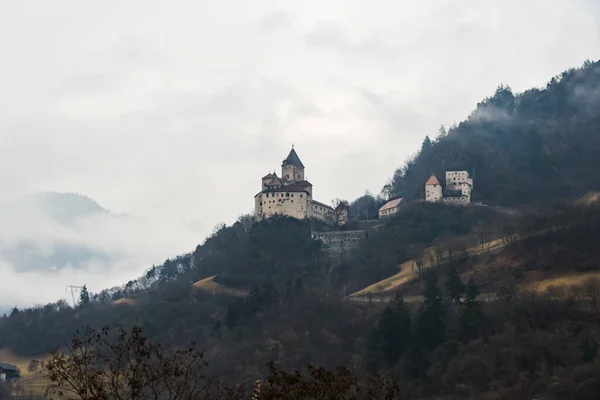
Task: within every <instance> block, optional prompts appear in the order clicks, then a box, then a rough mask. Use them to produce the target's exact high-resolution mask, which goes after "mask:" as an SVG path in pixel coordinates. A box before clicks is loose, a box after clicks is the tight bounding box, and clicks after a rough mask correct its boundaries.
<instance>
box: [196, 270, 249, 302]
mask: <svg viewBox="0 0 600 400" xmlns="http://www.w3.org/2000/svg"><path fill="white" fill-rule="evenodd" d="M215 277H216V275H213V276H209V277H207V278H204V279H201V280H199V281H198V282H195V283H194V285H193V286H194V287H195V288H196V289H198V290H202V291H204V292H207V293H210V294H213V295H215V294H221V295H225V296H233V297H246V296H248V294H249V292H248V291H247V290H240V289H234V288H230V287H227V286H225V285H222V284H220V283H217V282H215V281H214V279H215Z"/></svg>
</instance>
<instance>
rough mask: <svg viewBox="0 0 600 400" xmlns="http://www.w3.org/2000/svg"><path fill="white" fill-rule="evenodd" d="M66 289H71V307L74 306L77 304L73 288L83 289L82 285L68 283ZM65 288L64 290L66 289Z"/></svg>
mask: <svg viewBox="0 0 600 400" xmlns="http://www.w3.org/2000/svg"><path fill="white" fill-rule="evenodd" d="M67 289H71V297H72V298H73V307H76V306H77V304H76V303H75V289H79V290H81V289H83V286H73V285H69V286H67ZM67 289H65V290H67Z"/></svg>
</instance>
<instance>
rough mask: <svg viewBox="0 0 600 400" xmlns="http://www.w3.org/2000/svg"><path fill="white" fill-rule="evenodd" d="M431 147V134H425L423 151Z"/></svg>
mask: <svg viewBox="0 0 600 400" xmlns="http://www.w3.org/2000/svg"><path fill="white" fill-rule="evenodd" d="M430 147H431V139H429V136H425V140H423V144H422V145H421V152H423V151H425V149H429V148H430Z"/></svg>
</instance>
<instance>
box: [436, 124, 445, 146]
mask: <svg viewBox="0 0 600 400" xmlns="http://www.w3.org/2000/svg"><path fill="white" fill-rule="evenodd" d="M446 136H448V132H447V131H446V128H445V127H444V125H442V126H441V127H440V129H439V130H438V133H437V136H436V137H435V141H436V142H439V141H440V140H442V139H443V138H445V137H446Z"/></svg>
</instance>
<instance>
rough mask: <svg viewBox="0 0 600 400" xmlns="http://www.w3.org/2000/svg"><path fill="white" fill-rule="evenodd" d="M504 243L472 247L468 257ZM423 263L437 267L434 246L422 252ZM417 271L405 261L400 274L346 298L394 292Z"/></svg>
mask: <svg viewBox="0 0 600 400" xmlns="http://www.w3.org/2000/svg"><path fill="white" fill-rule="evenodd" d="M504 245H505V242H504V240H503V239H496V240H491V241H489V242H486V243H484V244H483V246H481V245H477V246H473V247H471V248H469V249H467V255H468V256H474V255H479V254H481V253H482V248H483V251H484V252H489V251H494V250H498V249H501V248H503V247H504ZM421 260H422V262H423V268H424V269H427V268H430V267H434V266H436V265H437V249H436V247H435V246H431V247H428V248H427V249H425V251H424V252H423V256H422V258H421ZM417 274H418V269H417V266H416V263H415V262H414V261H413V260H408V261H405V262H404V263H402V264H401V265H400V272H398V273H397V274H395V275H392V276H390V277H389V278H386V279H384V280H382V281H379V282H377V283H374V284H372V285H370V286H367V287H366V288H364V289H362V290H359V291H358V292H355V293H352V294H351V295H349V296H347V298H351V297H358V296H366V295H375V294H383V293H387V292H391V291H394V290H398V289H399V288H400V287H402V286H403V285H405V284H406V283H408V282H410V281H412V280H413V279H414V278H416V277H417Z"/></svg>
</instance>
